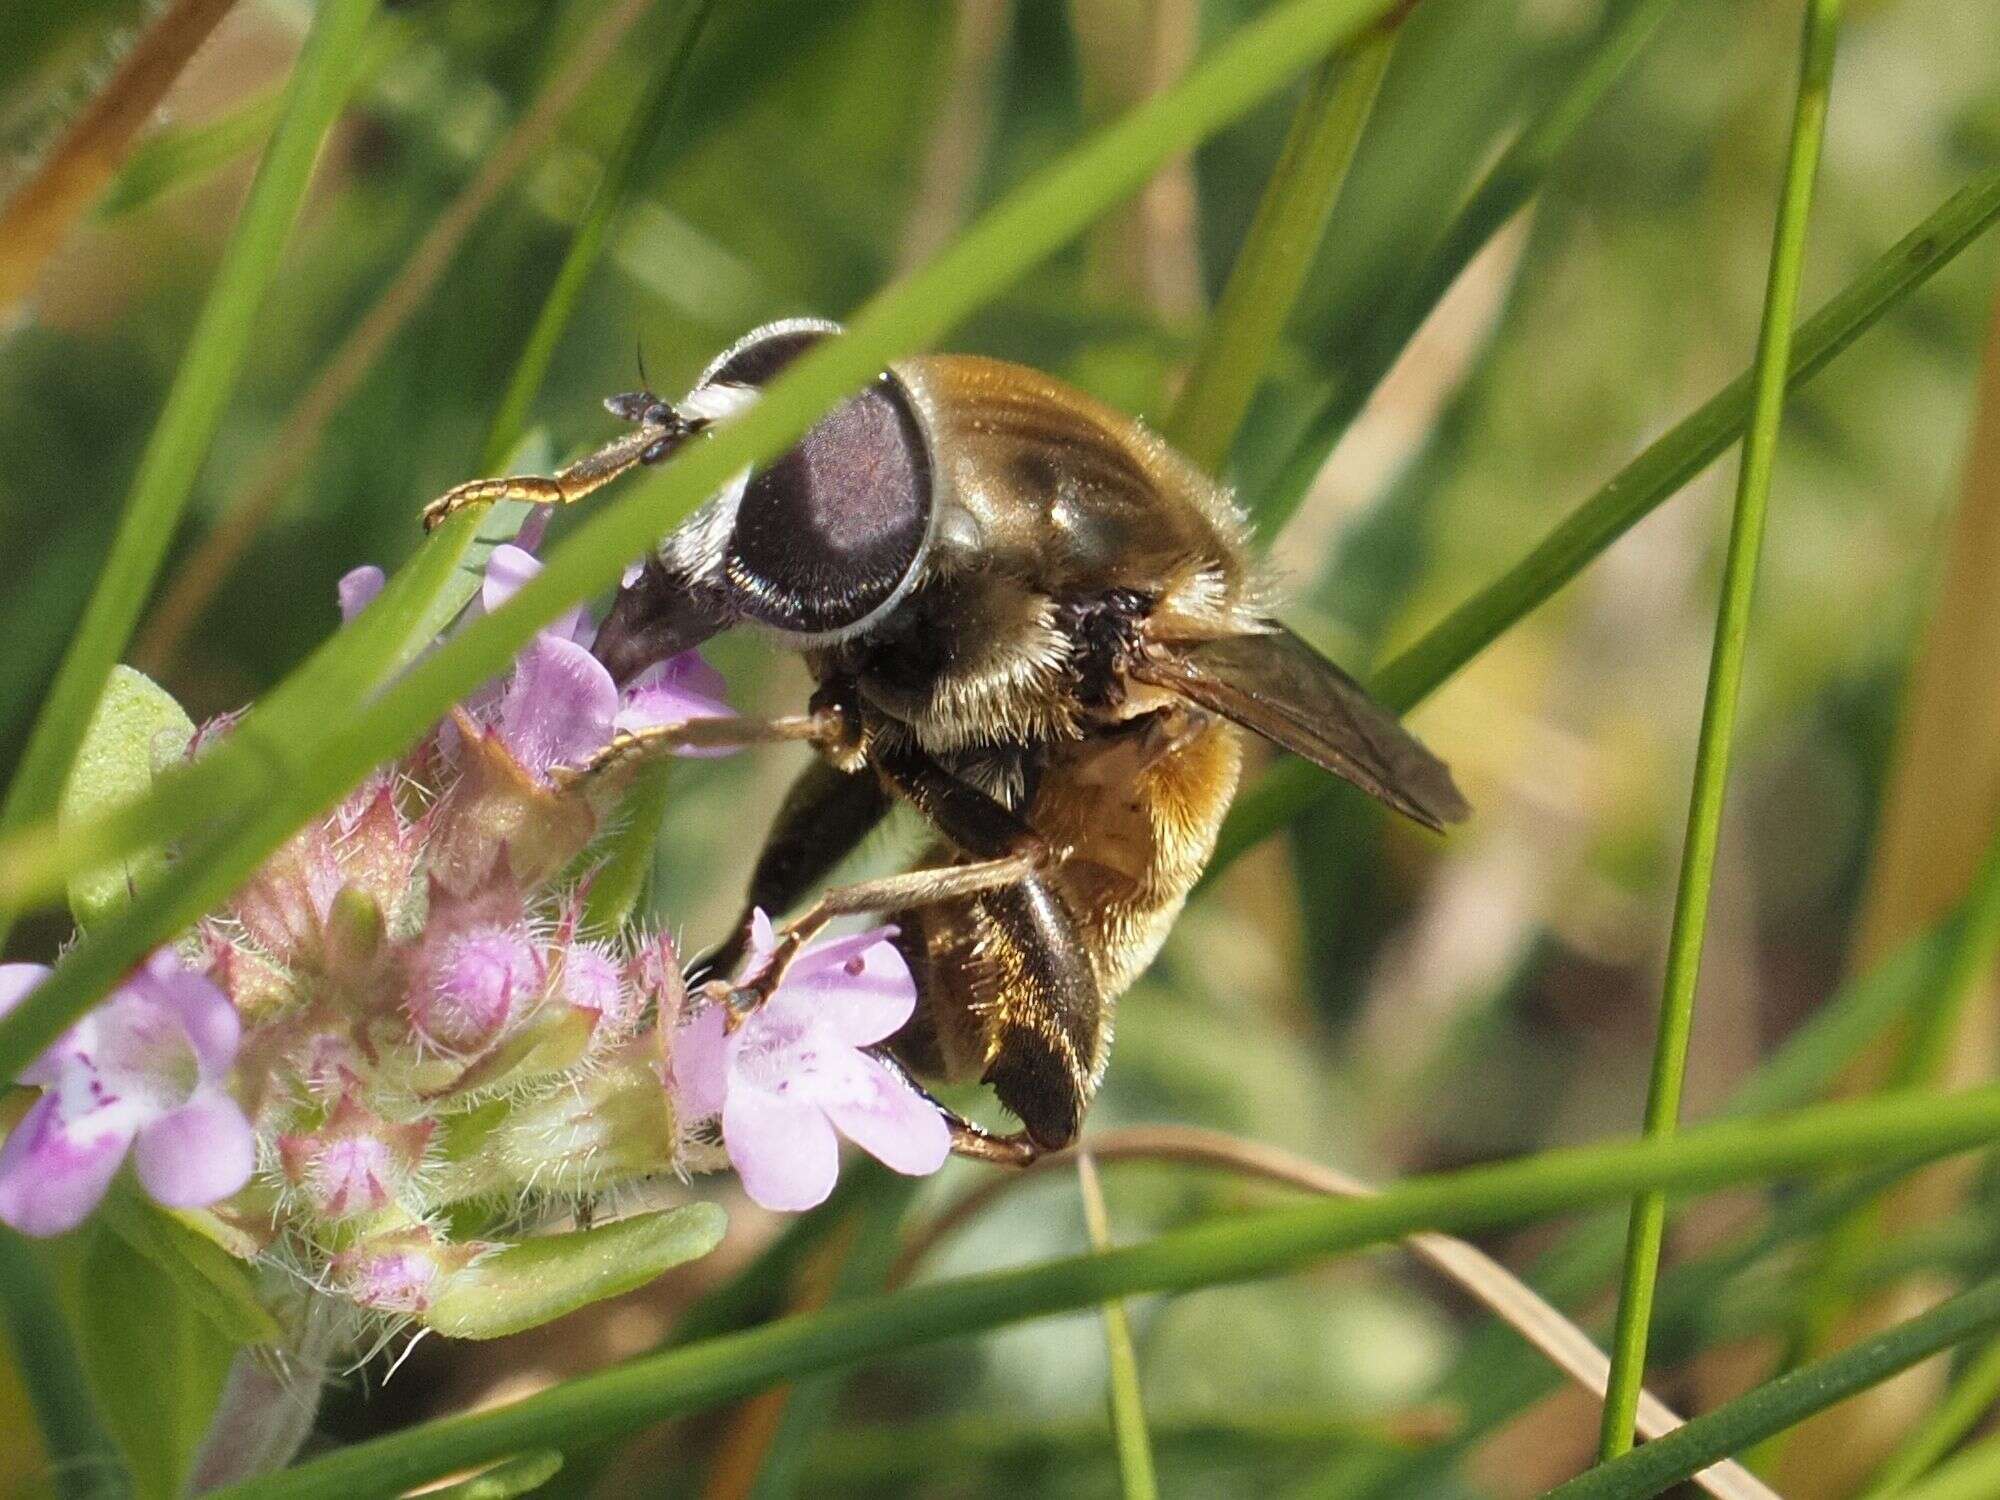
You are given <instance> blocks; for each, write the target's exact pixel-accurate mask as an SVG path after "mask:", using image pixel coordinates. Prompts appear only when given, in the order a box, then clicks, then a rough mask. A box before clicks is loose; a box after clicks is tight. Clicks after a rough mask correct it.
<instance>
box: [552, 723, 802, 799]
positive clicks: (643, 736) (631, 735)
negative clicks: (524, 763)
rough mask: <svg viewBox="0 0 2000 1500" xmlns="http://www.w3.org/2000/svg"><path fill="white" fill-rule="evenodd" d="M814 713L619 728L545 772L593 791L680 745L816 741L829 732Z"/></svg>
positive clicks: (720, 746) (570, 785)
mask: <svg viewBox="0 0 2000 1500" xmlns="http://www.w3.org/2000/svg"><path fill="white" fill-rule="evenodd" d="M829 732H830V731H829V728H828V726H827V723H826V721H825V720H824V719H823V718H822V717H821V716H820V715H818V714H787V715H785V716H784V717H782V718H777V719H751V718H743V717H740V716H737V715H734V714H719V715H717V716H716V717H714V718H708V719H687V720H683V721H682V722H681V723H678V724H656V725H652V726H649V727H648V728H645V729H621V730H619V731H618V732H617V733H616V734H614V735H612V736H611V739H610V741H609V742H608V743H606V744H605V746H604V747H603V748H602V749H601V750H599V751H598V752H597V753H596V754H594V755H592V756H591V757H590V759H588V760H586V761H585V762H584V763H583V764H582V765H579V766H559V767H557V768H556V769H554V770H553V771H551V772H550V773H549V774H550V777H551V779H552V780H553V781H554V782H555V783H556V785H557V786H558V787H561V788H562V789H564V790H565V791H568V790H573V789H577V788H582V789H583V790H586V791H594V790H598V789H601V788H604V787H607V786H616V785H618V784H619V783H620V781H621V780H622V779H623V778H625V777H627V776H629V775H630V774H631V773H632V772H635V771H637V770H639V769H641V768H642V767H644V766H648V765H651V764H652V763H653V762H654V761H656V760H660V759H662V758H663V757H666V756H669V755H673V754H676V753H677V752H679V751H682V750H690V749H701V750H734V749H736V748H738V747H740V746H743V745H773V744H784V743H786V742H790V741H798V740H805V741H807V742H810V743H818V742H819V741H821V740H823V739H824V738H825V737H826V736H827V734H828V733H829Z"/></svg>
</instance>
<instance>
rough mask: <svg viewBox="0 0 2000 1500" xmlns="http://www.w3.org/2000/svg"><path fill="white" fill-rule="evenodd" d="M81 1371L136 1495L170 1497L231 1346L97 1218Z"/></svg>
mask: <svg viewBox="0 0 2000 1500" xmlns="http://www.w3.org/2000/svg"><path fill="white" fill-rule="evenodd" d="M83 1269H84V1276H83V1283H82V1287H81V1296H80V1298H79V1307H78V1317H79V1323H80V1325H81V1333H82V1336H83V1337H82V1343H83V1363H84V1368H85V1370H86V1371H87V1372H88V1374H89V1376H90V1384H91V1387H92V1389H94V1390H95V1391H96V1392H97V1399H98V1402H99V1404H100V1406H101V1407H102V1408H103V1412H104V1420H105V1425H106V1426H107V1427H108V1428H109V1429H110V1430H111V1434H112V1436H113V1437H114V1438H116V1439H117V1441H118V1445H119V1447H120V1448H122V1449H123V1450H124V1452H125V1457H126V1460H127V1462H128V1463H130V1465H131V1468H132V1477H133V1480H134V1482H135V1484H136V1486H137V1492H138V1494H139V1495H140V1496H142V1497H154V1496H157V1497H159V1500H175V1497H177V1496H178V1495H179V1494H180V1492H181V1486H182V1484H183V1483H184V1481H185V1480H186V1477H187V1473H188V1470H189V1468H190V1467H191V1466H192V1464H193V1462H194V1454H195V1449H196V1447H197V1446H198V1445H199V1443H200V1442H201V1437H202V1434H203V1433H204V1432H205V1431H206V1430H207V1428H208V1420H209V1417H210V1416H211V1415H212V1414H213V1412H214V1410H215V1404H216V1401H217V1399H218V1398H219V1397H220V1395H221V1393H222V1383H223V1380H224V1379H225V1378H226V1377H227V1375H228V1370H229V1354H230V1351H229V1346H228V1344H227V1343H226V1342H225V1341H224V1340H223V1339H222V1338H220V1337H218V1336H217V1334H216V1332H215V1331H214V1329H213V1328H212V1327H210V1325H209V1324H208V1322H207V1320H206V1319H204V1318H202V1317H200V1316H199V1315H197V1314H196V1313H195V1311H194V1309H193V1308H192V1307H191V1306H190V1305H189V1303H188V1300H187V1299H186V1298H185V1297H183V1296H181V1295H180V1292H179V1289H178V1286H177V1285H176V1284H175V1283H173V1282H171V1281H167V1280H165V1279H164V1278H162V1277H161V1275H160V1273H159V1270H158V1268H157V1267H156V1266H155V1265H154V1264H153V1262H152V1261H151V1260H150V1259H148V1258H147V1257H146V1256H143V1255H141V1254H140V1253H139V1252H138V1251H136V1250H134V1249H133V1248H132V1247H131V1246H130V1245H129V1244H127V1243H126V1242H125V1240H124V1238H123V1237H122V1236H120V1235H119V1234H117V1233H116V1232H115V1231H112V1230H111V1229H109V1228H108V1227H106V1226H104V1225H99V1226H98V1228H97V1230H96V1231H95V1232H94V1233H93V1234H92V1235H91V1237H90V1243H89V1246H88V1248H87V1249H86V1250H85V1253H84V1267H83Z"/></svg>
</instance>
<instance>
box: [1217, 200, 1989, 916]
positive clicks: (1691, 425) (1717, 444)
mask: <svg viewBox="0 0 2000 1500" xmlns="http://www.w3.org/2000/svg"><path fill="white" fill-rule="evenodd" d="M1995 218H2000V168H1996V169H1993V170H1991V171H1987V172H1982V173H1980V174H1979V175H1978V176H1976V177H1975V178H1973V179H1972V181H1971V182H1969V183H1968V184H1967V185H1966V186H1965V187H1963V188H1961V189H1960V190H1959V191H1958V192H1957V193H1955V194H1953V195H1952V197H1951V198H1950V200H1949V201H1947V202H1946V203H1945V204H1944V205H1943V206H1942V207H1940V208H1939V209H1938V210H1937V211H1936V212H1935V213H1933V214H1932V215H1931V216H1930V217H1929V218H1927V219H1925V220H1924V222H1923V223H1921V224H1919V225H1918V226H1917V227H1916V228H1915V229H1913V230H1912V231H1911V232H1910V233H1909V234H1907V235H1905V236H1904V237H1903V238H1902V239H1901V240H1899V241H1898V242H1897V243H1896V244H1895V245H1894V246H1893V247H1892V248H1891V249H1890V250H1889V251H1888V252H1887V253H1885V254H1884V255H1883V256H1882V257H1881V258H1880V259H1878V260H1877V261H1876V262H1875V263H1874V264H1873V265H1872V266H1870V267H1869V268H1868V269H1867V270H1866V271H1864V272H1862V274H1861V275H1860V276H1858V277H1856V278H1855V279H1854V280H1853V281H1852V282H1850V283H1849V284H1848V286H1847V287H1846V288H1845V289H1844V290H1843V291H1841V292H1840V293H1839V294H1838V295H1836V296H1835V297H1834V298H1833V299H1832V300H1831V301H1829V302H1828V303H1827V304H1826V305H1825V306H1824V307H1822V308H1821V309H1820V310H1819V312H1818V313H1817V314H1815V315H1814V316H1813V317H1812V318H1810V319H1808V320H1807V321H1806V322H1805V323H1803V324H1801V325H1800V326H1799V329H1798V334H1797V337H1796V338H1795V339H1794V341H1793V345H1792V360H1791V367H1790V373H1789V376H1788V385H1789V388H1790V389H1793V390H1796V389H1797V388H1798V387H1800V386H1802V385H1804V384H1805V383H1806V382H1807V381H1808V380H1810V379H1812V377H1813V376H1814V375H1817V374H1818V373H1819V372H1820V370H1822V369H1823V368H1825V366H1826V364H1827V362H1828V361H1829V360H1831V359H1832V358H1833V357H1834V356H1835V355H1837V354H1839V353H1840V352H1841V351H1842V350H1843V349H1845V348H1846V347H1847V346H1848V345H1849V344H1851V343H1853V342H1854V340H1855V339H1857V338H1859V337H1860V336H1861V335H1862V334H1863V333H1865V332H1866V331H1867V330H1868V329H1869V328H1871V327H1872V326H1874V324H1875V323H1876V321H1877V320H1878V319H1880V318H1881V317H1882V316H1883V315H1884V314H1885V313H1887V312H1888V311H1889V310H1890V309H1891V308H1893V307H1895V306H1896V305H1897V304H1898V303H1900V302H1902V301H1903V299H1904V298H1906V297H1908V296H1909V295H1910V293H1911V292H1913V291H1914V290H1916V288H1917V287H1918V286H1920V285H1922V284H1923V283H1924V282H1925V281H1927V280H1929V279H1930V277H1931V276H1932V275H1934V274H1935V273H1936V272H1937V271H1938V269H1939V268H1940V267H1942V266H1943V265H1945V264H1946V263H1947V262H1949V261H1950V260H1951V259H1952V258H1953V257H1954V256H1956V255H1957V254H1958V253H1959V252H1960V251H1962V250H1963V249H1964V248H1965V247H1966V246H1967V245H1969V244H1971V243H1972V242H1973V241H1974V240H1975V239H1977V238H1978V237H1979V236H1980V235H1981V234H1982V233H1984V232H1985V230H1986V229H1987V228H1989V227H1990V226H1991V225H1992V223H1993V221H1994V219H1995ZM1750 395H1751V384H1750V376H1749V374H1748V373H1745V374H1744V375H1741V376H1739V377H1738V378H1737V379H1735V380H1733V381H1731V382H1730V383H1729V384H1728V385H1726V386H1724V387H1723V388H1722V389H1721V390H1720V391H1718V392H1716V394H1715V395H1714V396H1712V397H1710V398H1709V399H1708V400H1707V401H1706V402H1704V403H1703V404H1702V405H1701V407H1700V408H1699V409H1697V410H1696V411H1694V412H1692V413H1690V414H1689V415H1688V416H1686V417H1684V418H1683V419H1682V420H1681V421H1680V422H1678V423H1676V424H1675V425H1674V427H1673V428H1672V429H1670V430H1669V431H1668V432H1666V433H1664V434H1663V435H1662V436H1660V437H1659V438H1657V439H1656V440H1655V441H1654V442H1653V443H1652V444H1650V445H1649V446H1648V447H1647V449H1646V451H1645V452H1643V453H1641V454H1640V455H1639V456H1638V457H1637V458H1635V459H1634V460H1633V461H1632V462H1631V463H1629V464H1627V465H1626V466H1625V467H1624V468H1623V469H1620V470H1619V471H1618V473H1616V474H1615V475H1613V476H1612V477H1611V479H1610V480H1609V481H1608V482H1607V483H1606V484H1605V485H1604V486H1603V487H1602V488H1601V489H1599V490H1598V491H1597V493H1596V494H1594V495H1593V496H1591V498H1590V499H1589V500H1587V501H1585V502H1584V503H1583V504H1582V505H1581V506H1579V507H1578V508H1577V509H1576V510H1574V511H1572V512H1571V513H1570V514H1569V515H1568V516H1567V517H1566V518H1565V519H1564V520H1563V521H1562V522H1561V523H1560V524H1558V525H1557V526H1556V528H1555V529H1554V530H1553V531H1551V532H1550V533H1549V534H1548V535H1547V536H1546V537H1544V538H1543V539H1542V540H1541V542H1539V543H1538V544H1537V545H1536V546H1535V547H1534V549H1533V550H1532V551H1530V552H1529V553H1528V555H1527V556H1526V557H1524V558H1522V559H1521V561H1519V562H1518V563H1516V564H1515V565H1514V566H1513V567H1512V568H1509V569H1508V570H1507V571H1506V572H1505V573H1504V574H1502V575H1501V576H1500V577H1499V578H1497V579H1495V580H1494V581H1493V582H1492V583H1490V584H1488V585H1487V586H1486V587H1485V588H1484V589H1481V590H1480V591H1479V592H1478V593H1477V594H1475V595H1474V596H1473V597H1472V598H1470V599H1468V600H1467V601H1466V602H1465V603H1464V604H1462V605H1460V606H1459V607H1458V608H1457V609H1456V610H1454V611H1453V612H1452V613H1451V614H1449V615H1447V616H1446V617H1445V618H1444V619H1443V620H1441V621H1440V622H1439V623H1438V624H1437V625H1435V626H1433V627H1432V628H1431V629H1430V630H1429V631H1428V632H1427V633H1426V634H1425V635H1424V636H1423V637H1422V638H1421V639H1420V640H1418V641H1417V642H1416V643H1415V644H1413V645H1412V646H1411V647H1410V648H1409V649H1408V650H1406V651H1404V652H1403V653H1402V654H1401V655H1400V656H1398V657H1396V658H1395V659H1394V660H1393V661H1391V662H1390V663H1389V664H1388V665H1387V666H1385V667H1384V668H1383V669H1382V670H1381V671H1380V672H1378V673H1377V674H1376V675H1375V677H1374V679H1373V681H1372V682H1371V683H1370V690H1371V691H1372V692H1373V693H1374V694H1375V696H1376V697H1378V698H1380V699H1381V700H1382V701H1383V702H1384V703H1387V704H1388V705H1389V706H1390V707H1392V708H1394V709H1396V710H1397V711H1398V712H1407V711H1408V710H1409V709H1411V708H1413V707H1415V706H1416V705H1417V704H1418V703H1420V702H1422V701H1423V700H1424V699H1425V698H1427V697H1429V696H1430V695H1431V694H1432V693H1434V692H1436V691H1437V689H1438V688H1440V687H1441V686H1443V685H1444V684H1445V683H1446V682H1447V681H1449V680H1450V679H1451V677H1452V676H1453V675H1454V674H1455V673H1457V672H1458V671H1459V669H1460V668H1462V667H1464V666H1465V664H1466V663H1467V662H1469V661H1471V660H1472V659H1473V658H1474V657H1475V656H1477V655H1478V654H1479V653H1480V652H1481V651H1484V650H1485V649H1486V648H1487V647H1488V646H1490V645H1492V644H1493V642H1494V641H1496V640H1498V639H1499V638H1500V636H1501V635H1503V634H1505V633H1506V631H1507V630H1508V629H1510V628H1511V627H1512V626H1513V625H1515V624H1516V623H1517V622H1519V621H1520V620H1521V619H1523V618H1524V617H1525V616H1527V615H1528V614H1530V613H1532V612H1533V611H1534V610H1535V609H1536V608H1537V607H1538V606H1540V605H1541V604H1543V603H1545V602H1546V601H1547V600H1548V599H1549V598H1551V597H1552V596H1553V595H1554V594H1555V593H1556V591H1557V590H1558V589H1560V588H1561V587H1562V586H1563V585H1564V584H1566V583H1568V582H1569V581H1570V580H1571V579H1572V578H1574V577H1576V575H1577V574H1578V573H1580V572H1582V571H1583V569H1584V568H1585V567H1586V566H1587V565H1588V564H1589V563H1591V562H1592V561H1594V560H1595V559H1596V558H1597V557H1598V556H1599V555H1600V554H1601V553H1602V552H1603V551H1604V550H1605V549H1606V548H1607V547H1609V546H1610V545H1611V544H1612V543H1613V542H1615V541H1617V540H1618V538H1620V537H1621V536H1623V535H1624V534H1625V533H1626V532H1627V531H1629V530H1630V529H1631V528H1632V527H1633V526H1635V525H1636V524H1638V522H1640V521H1641V520H1643V519H1644V518H1645V517H1646V516H1648V515H1650V514H1651V513H1652V511H1653V510H1654V508H1655V507H1657V506H1658V505H1659V504H1660V503H1661V502H1663V501H1664V500H1666V499H1667V498H1668V496H1670V495H1672V494H1673V493H1675V491H1677V490H1679V489H1680V487H1681V486H1682V485H1684V484H1686V483H1687V482H1688V481H1689V480H1690V479H1692V478H1694V476H1695V475H1697V474H1699V473H1700V472H1701V471H1702V470H1703V469H1705V468H1707V467H1708V465H1709V464H1711V463H1713V462H1714V461H1715V460H1716V459H1717V458H1718V457H1720V456H1721V455H1722V453H1723V452H1724V450H1726V449H1727V448H1728V447H1729V445H1730V444H1731V443H1733V442H1735V441H1736V440H1737V439H1738V438H1739V437H1741V436H1742V435H1743V430H1744V426H1745V424H1746V423H1747V421H1748V419H1749V414H1750ZM1339 785H1340V783H1339V782H1337V781H1336V780H1334V779H1333V778H1332V777H1330V776H1326V775H1324V774H1322V773H1321V772H1319V771H1317V770H1315V769H1313V768H1312V767H1311V766H1309V765H1306V764H1305V763H1304V762H1301V761H1285V762H1283V763H1281V764H1280V765H1279V766H1277V767H1276V768H1275V769H1273V770H1272V771H1270V772H1269V773H1267V774H1266V775H1265V777H1264V778H1263V780H1261V781H1260V782H1259V783H1258V784H1257V785H1256V786H1254V787H1252V788H1251V789H1250V790H1249V791H1248V792H1247V793H1245V794H1244V795H1243V796H1241V797H1239V798H1238V799H1237V803H1236V806H1235V808H1234V809H1233V810H1232V811H1231V812H1230V815H1229V820H1228V821H1227V822H1226V823H1225V824H1224V825H1223V828H1222V838H1221V840H1220V842H1219V843H1218V844H1217V846H1216V854H1215V858H1214V860H1212V861H1211V862H1210V867H1209V872H1208V875H1209V878H1213V877H1214V876H1215V875H1216V874H1217V873H1218V872H1219V871H1221V870H1222V869H1224V868H1226V867H1227V866H1228V865H1229V864H1230V863H1231V862H1233V861H1234V860H1235V859H1236V858H1237V857H1238V856H1240V855H1241V854H1243V853H1244V851H1245V850H1247V849H1250V848H1252V847H1254V846H1255V845H1256V844H1257V843H1258V842H1259V841H1261V840H1262V839H1264V838H1266V837H1268V836H1269V835H1271V834H1272V833H1275V832H1276V831H1277V830H1278V829H1280V828H1282V827H1284V826H1285V824H1287V823H1288V822H1290V821H1291V819H1292V818H1293V817H1295V816H1296V815H1297V814H1298V812H1299V811H1300V810H1301V809H1303V808H1304V807H1306V806H1308V805H1310V804H1311V803H1313V802H1315V801H1317V800H1318V799H1319V798H1321V797H1323V796H1328V795H1331V794H1332V793H1333V791H1334V789H1335V788H1336V787H1338V786H1339Z"/></svg>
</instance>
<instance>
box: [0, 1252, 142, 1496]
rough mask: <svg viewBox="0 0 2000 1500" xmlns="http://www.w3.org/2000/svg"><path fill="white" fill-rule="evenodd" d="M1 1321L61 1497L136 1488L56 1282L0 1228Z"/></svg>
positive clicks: (120, 1493) (129, 1491)
mask: <svg viewBox="0 0 2000 1500" xmlns="http://www.w3.org/2000/svg"><path fill="white" fill-rule="evenodd" d="M0 1328H4V1329H5V1331H6V1342H7V1343H8V1344H11V1345H12V1346H13V1352H14V1368H15V1370H17V1371H18V1372H19V1373H20V1377H21V1384H22V1385H23V1386H24V1387H25V1388H26V1390H27V1393H28V1401H29V1404H30V1405H32V1406H33V1407H34V1409H35V1421H36V1423H37V1425H39V1427H40V1428H41V1433H42V1448H43V1450H44V1452H45V1454H46V1456H47V1458H48V1462H49V1469H50V1471H51V1478H52V1480H53V1483H52V1485H51V1488H52V1489H53V1490H54V1492H55V1493H56V1494H57V1495H58V1496H60V1497H61V1500H124V1497H126V1496H129V1495H131V1494H132V1493H133V1484H132V1476H131V1474H130V1472H128V1470H127V1469H126V1467H125V1458H124V1455H123V1454H121V1453H120V1452H119V1451H118V1445H117V1444H116V1443H115V1442H113V1441H112V1438H111V1434H110V1433H109V1432H107V1431H106V1430H105V1428H104V1424H103V1423H102V1421H101V1420H100V1419H99V1417H98V1413H97V1398H96V1397H95V1396H93V1395H92V1394H91V1390H90V1382H89V1380H88V1378H87V1377H86V1376H85V1375H84V1373H83V1359H82V1356H81V1355H80V1354H79V1353H78V1351H77V1347H76V1340H75V1339H74V1338H72V1337H71V1336H70V1330H69V1325H68V1324H67V1323H66V1322H64V1321H63V1315H62V1313H61V1311H60V1309H59V1308H58V1307H57V1304H56V1297H55V1289H54V1287H52V1286H51V1285H50V1283H49V1278H48V1276H47V1275H46V1274H44V1272H43V1270H42V1266H41V1262H40V1261H38V1260H37V1259H36V1258H35V1252H34V1250H33V1249H32V1248H31V1247H30V1246H29V1244H28V1242H27V1241H26V1240H24V1239H23V1238H21V1236H20V1235H18V1234H16V1233H14V1231H13V1230H11V1229H0Z"/></svg>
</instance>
